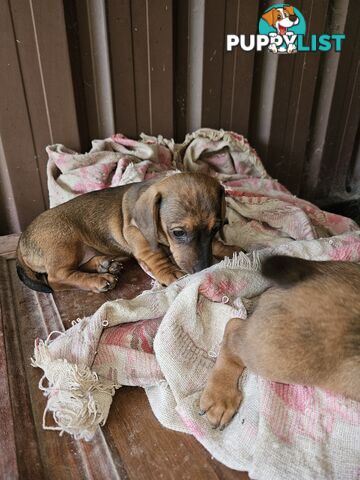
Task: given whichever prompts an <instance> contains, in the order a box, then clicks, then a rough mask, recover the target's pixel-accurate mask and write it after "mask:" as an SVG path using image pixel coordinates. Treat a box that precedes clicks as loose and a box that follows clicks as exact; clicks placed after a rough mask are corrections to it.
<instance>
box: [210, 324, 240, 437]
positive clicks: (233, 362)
mask: <svg viewBox="0 0 360 480" xmlns="http://www.w3.org/2000/svg"><path fill="white" fill-rule="evenodd" d="M243 326H244V321H243V320H240V319H238V318H233V319H231V320H229V322H228V323H227V325H226V327H225V332H224V338H223V342H222V344H221V349H220V353H219V356H218V358H217V359H216V363H215V366H214V368H213V369H212V371H211V373H210V376H209V378H208V381H207V384H206V387H205V390H204V392H203V394H202V395H201V398H200V409H201V410H200V415H203V414H205V413H206V415H207V417H208V419H209V421H210V423H211V424H212V425H213V427H214V428H217V427H220V430H223V429H224V428H225V427H226V425H227V424H228V423H229V422H230V421H231V419H232V418H233V416H234V415H235V413H236V412H237V411H238V409H239V406H240V403H241V400H242V395H241V392H240V391H239V388H238V382H239V378H240V375H241V374H242V372H243V370H244V368H245V366H244V364H243V363H242V361H241V359H240V357H239V355H238V350H239V344H238V343H239V342H238V338H239V335H241V330H242V327H243Z"/></svg>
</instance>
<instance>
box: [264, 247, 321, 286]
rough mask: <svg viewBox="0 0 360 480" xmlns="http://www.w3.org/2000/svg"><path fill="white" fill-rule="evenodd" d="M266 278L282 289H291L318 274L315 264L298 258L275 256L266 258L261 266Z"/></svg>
mask: <svg viewBox="0 0 360 480" xmlns="http://www.w3.org/2000/svg"><path fill="white" fill-rule="evenodd" d="M261 272H262V274H263V275H264V277H266V278H268V279H269V280H272V281H273V282H274V283H275V284H276V285H279V286H280V287H291V286H293V285H295V284H297V283H299V282H303V281H304V280H307V279H308V278H310V277H312V276H313V275H314V273H315V272H316V268H315V265H314V262H312V261H310V260H304V259H302V258H297V257H287V256H285V255H274V256H272V257H268V258H266V259H265V260H264V261H263V263H262V266H261Z"/></svg>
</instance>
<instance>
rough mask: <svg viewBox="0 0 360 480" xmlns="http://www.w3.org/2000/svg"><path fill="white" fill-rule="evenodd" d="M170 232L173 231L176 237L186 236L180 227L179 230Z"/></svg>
mask: <svg viewBox="0 0 360 480" xmlns="http://www.w3.org/2000/svg"><path fill="white" fill-rule="evenodd" d="M172 233H173V235H174V237H176V238H184V237H185V236H186V232H185V230H180V229H179V230H173V232H172Z"/></svg>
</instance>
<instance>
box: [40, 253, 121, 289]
mask: <svg viewBox="0 0 360 480" xmlns="http://www.w3.org/2000/svg"><path fill="white" fill-rule="evenodd" d="M79 250H80V249H77V248H76V247H74V246H73V245H72V248H71V249H69V248H68V247H67V246H62V247H61V246H59V245H58V246H57V248H56V253H55V254H54V252H52V255H51V258H50V259H47V261H46V271H47V275H48V283H49V285H50V287H51V288H52V289H53V290H68V289H72V288H79V289H81V290H88V291H91V292H96V293H100V292H107V291H108V290H111V289H113V288H114V287H115V285H116V283H117V280H118V279H117V277H116V276H115V275H112V274H110V273H103V274H100V273H85V272H81V271H79V270H78V263H79V258H80V253H79Z"/></svg>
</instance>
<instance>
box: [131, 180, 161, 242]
mask: <svg viewBox="0 0 360 480" xmlns="http://www.w3.org/2000/svg"><path fill="white" fill-rule="evenodd" d="M160 203H161V193H160V192H159V190H158V188H157V187H156V185H152V186H151V187H149V188H148V189H147V190H146V191H145V192H144V193H142V194H141V195H140V197H139V198H138V200H137V201H136V203H135V208H134V214H133V218H134V220H135V222H136V225H137V226H138V228H139V230H140V231H141V233H142V234H143V235H144V237H145V238H146V240H147V241H148V242H149V244H150V246H151V248H152V249H154V250H156V249H157V246H158V228H159V222H160Z"/></svg>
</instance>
